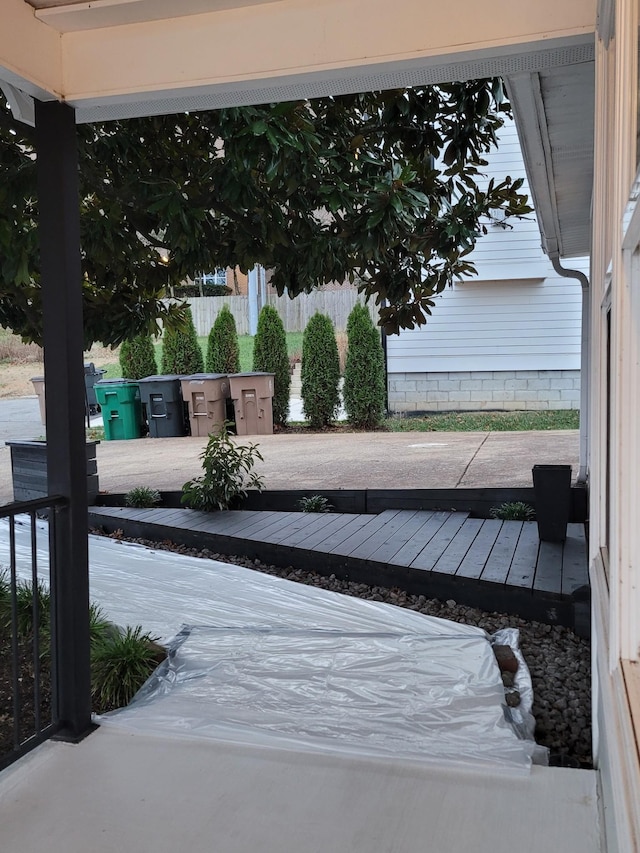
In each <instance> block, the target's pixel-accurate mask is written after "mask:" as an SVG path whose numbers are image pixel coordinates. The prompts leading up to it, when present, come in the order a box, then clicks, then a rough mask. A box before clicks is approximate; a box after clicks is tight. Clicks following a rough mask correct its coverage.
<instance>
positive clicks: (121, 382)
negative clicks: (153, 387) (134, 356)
mask: <svg viewBox="0 0 640 853" xmlns="http://www.w3.org/2000/svg"><path fill="white" fill-rule="evenodd" d="M137 384H138V382H137V380H135V379H101V380H100V381H99V382H96V385H137ZM96 385H94V386H93V387H94V388H95V387H96Z"/></svg>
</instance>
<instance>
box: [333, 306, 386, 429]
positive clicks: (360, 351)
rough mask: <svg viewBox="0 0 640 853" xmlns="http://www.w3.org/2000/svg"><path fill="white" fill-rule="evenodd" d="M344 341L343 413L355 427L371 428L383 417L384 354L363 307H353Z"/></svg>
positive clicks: (377, 331)
mask: <svg viewBox="0 0 640 853" xmlns="http://www.w3.org/2000/svg"><path fill="white" fill-rule="evenodd" d="M347 340H348V350H347V364H346V367H345V371H344V388H343V392H342V393H343V397H344V407H345V411H346V413H347V417H348V418H349V420H350V421H351V423H352V424H353V425H354V426H355V427H358V428H359V429H373V428H375V427H377V426H379V425H380V422H381V421H382V418H383V416H384V404H385V372H384V352H383V350H382V343H381V341H380V332H379V330H378V329H376V327H375V326H374V325H373V321H372V320H371V315H370V314H369V311H368V309H367V308H366V307H365V306H364V305H361V304H359V303H358V304H356V305H354V307H353V310H352V311H351V313H350V314H349V319H348V320H347Z"/></svg>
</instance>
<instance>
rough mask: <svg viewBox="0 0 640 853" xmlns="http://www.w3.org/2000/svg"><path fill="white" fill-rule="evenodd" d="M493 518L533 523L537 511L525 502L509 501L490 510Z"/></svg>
mask: <svg viewBox="0 0 640 853" xmlns="http://www.w3.org/2000/svg"><path fill="white" fill-rule="evenodd" d="M490 515H491V518H499V519H501V520H502V521H532V520H533V519H534V518H535V517H536V514H535V511H534V509H533V507H532V506H530V505H529V504H527V503H524V501H507V502H506V503H503V504H500V506H494V507H492V508H491V510H490Z"/></svg>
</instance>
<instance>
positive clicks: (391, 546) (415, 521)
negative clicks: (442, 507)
mask: <svg viewBox="0 0 640 853" xmlns="http://www.w3.org/2000/svg"><path fill="white" fill-rule="evenodd" d="M433 515H434V513H433V512H424V511H418V512H413V511H411V518H407V519H405V521H404V523H403V524H402V526H401V527H399V528H398V529H397V530H396V531H395V532H394V534H393V536H392V537H391V538H390V539H388V540H387V541H386V542H385V543H384V544H383V545H381V546H380V547H379V548H378V550H377V551H376V560H378V561H379V562H381V563H385V562H394V558H395V557H396V555H397V554H398V553H399V552H400V549H401V548H403V547H404V546H405V545H406V544H407V543H408V542H409V541H410V540H411V538H412V537H413V536H415V535H416V534H417V533H418V532H419V531H420V530H421V529H422V528H423V527H424V525H425V524H426V523H427V521H429V520H431V518H432V517H433Z"/></svg>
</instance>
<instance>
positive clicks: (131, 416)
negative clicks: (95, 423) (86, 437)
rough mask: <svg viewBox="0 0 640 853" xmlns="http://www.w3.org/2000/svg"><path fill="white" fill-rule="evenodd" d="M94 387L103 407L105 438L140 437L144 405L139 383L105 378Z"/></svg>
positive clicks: (110, 439)
mask: <svg viewBox="0 0 640 853" xmlns="http://www.w3.org/2000/svg"><path fill="white" fill-rule="evenodd" d="M93 387H94V389H95V392H96V398H97V400H98V403H99V404H100V408H101V409H102V423H103V426H104V437H105V439H106V440H107V441H116V440H118V439H122V438H140V432H141V425H142V405H141V403H140V389H139V388H138V383H137V382H131V381H130V380H129V379H103V380H102V381H100V382H96V384H95V385H94V386H93Z"/></svg>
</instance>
